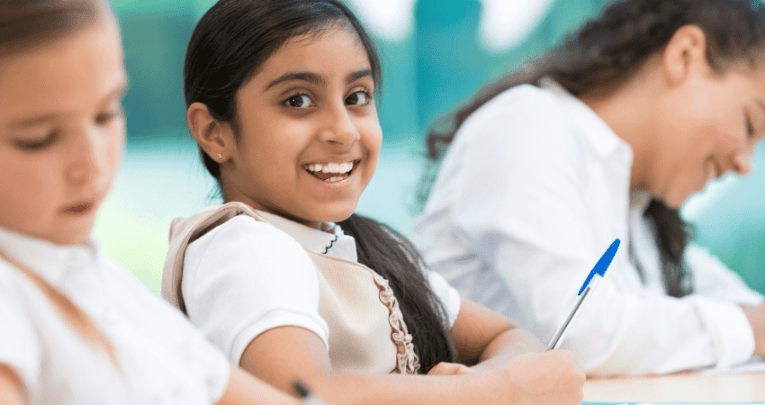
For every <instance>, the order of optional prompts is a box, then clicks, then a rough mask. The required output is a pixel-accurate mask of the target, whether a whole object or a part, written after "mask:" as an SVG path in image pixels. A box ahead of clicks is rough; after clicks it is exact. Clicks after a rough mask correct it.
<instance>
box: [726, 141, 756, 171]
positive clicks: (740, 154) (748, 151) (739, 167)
mask: <svg viewBox="0 0 765 405" xmlns="http://www.w3.org/2000/svg"><path fill="white" fill-rule="evenodd" d="M753 157H754V145H746V146H744V147H743V148H742V149H740V150H738V151H736V152H735V153H734V154H733V156H731V159H730V163H731V169H732V170H733V171H735V172H736V173H738V174H740V175H742V176H746V175H748V174H749V172H751V171H752V158H753Z"/></svg>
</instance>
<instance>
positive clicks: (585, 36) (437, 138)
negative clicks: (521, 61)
mask: <svg viewBox="0 0 765 405" xmlns="http://www.w3.org/2000/svg"><path fill="white" fill-rule="evenodd" d="M684 25H695V26H698V27H699V28H700V29H701V30H702V31H703V32H704V34H705V36H706V39H707V52H706V56H707V61H708V62H709V64H710V66H711V67H712V68H713V69H714V70H715V71H716V72H718V73H722V72H724V70H725V68H726V67H727V66H728V62H733V61H740V60H746V61H748V62H749V63H750V64H752V65H754V64H755V63H756V62H757V58H758V57H761V56H762V51H763V48H764V45H765V5H764V4H763V3H762V2H761V1H756V0H623V1H617V2H615V3H613V4H611V5H610V6H608V7H607V8H606V9H605V10H604V11H603V12H602V13H601V15H600V16H599V17H597V18H595V19H593V20H591V21H589V22H588V23H586V24H585V25H584V27H583V28H582V29H580V30H579V31H578V32H577V33H575V34H574V35H573V36H572V37H570V38H569V39H568V40H567V41H566V42H565V43H564V44H563V45H561V46H560V47H559V48H557V49H554V50H553V51H551V52H550V53H548V54H546V55H545V56H543V57H541V58H539V59H538V60H536V61H535V62H532V63H530V64H529V65H528V66H525V67H523V68H522V69H520V70H519V71H517V72H514V73H512V74H510V75H508V76H506V77H504V78H501V79H500V80H497V81H495V82H493V83H490V84H489V85H487V86H485V87H484V88H483V89H481V90H480V91H479V92H478V93H477V94H476V95H475V96H474V97H473V98H472V99H471V100H470V101H469V102H468V103H467V104H466V105H465V106H463V107H461V108H459V109H457V110H456V111H454V112H453V113H451V114H448V115H447V116H445V117H443V118H442V119H441V120H439V121H438V122H436V123H435V124H434V125H433V126H432V127H431V129H430V130H429V133H428V135H427V139H426V145H427V156H428V158H429V159H430V160H431V165H430V167H429V168H428V170H427V171H426V175H425V177H424V180H423V187H422V190H424V191H423V192H422V194H421V195H420V199H422V200H424V199H425V198H426V195H427V193H428V190H429V189H430V187H431V186H432V181H433V179H434V177H435V173H436V170H437V164H438V162H439V161H440V159H441V157H442V156H443V154H444V153H445V151H446V149H447V148H448V146H449V144H450V143H451V141H452V140H453V139H454V136H455V133H456V132H457V130H458V129H459V127H460V126H461V125H462V124H463V123H464V122H465V120H466V119H467V117H468V116H469V115H470V114H472V113H473V112H474V111H475V110H477V109H478V108H479V107H481V106H482V105H483V104H485V103H486V102H488V101H489V100H491V99H492V98H494V97H495V96H496V95H498V94H500V93H502V92H503V91H505V90H507V89H509V88H511V87H514V86H517V85H520V84H534V85H538V84H539V81H540V80H541V79H542V78H544V77H549V78H551V79H553V80H555V81H556V82H558V83H559V84H560V85H561V86H563V87H564V88H565V89H567V90H568V91H569V92H571V93H572V94H573V95H575V96H579V95H582V94H584V93H588V92H596V91H600V92H604V91H608V90H610V89H614V88H618V86H619V85H621V84H622V83H624V82H625V81H627V80H628V79H630V78H631V77H632V76H633V75H634V74H635V73H636V72H637V71H638V69H640V67H641V66H642V65H643V63H644V62H646V60H647V59H648V57H649V56H651V55H653V54H655V53H656V52H659V51H660V50H661V49H662V48H663V47H664V46H665V45H666V44H667V43H668V42H669V40H670V39H671V38H672V36H673V35H674V33H675V32H676V31H677V30H678V29H679V28H680V27H682V26H684ZM755 51H756V52H755ZM645 215H646V217H648V218H649V220H651V221H652V222H653V223H654V226H655V228H656V236H657V239H658V246H659V251H660V253H661V257H662V266H663V273H664V282H665V287H666V289H667V293H668V294H669V295H671V296H675V297H681V296H684V295H687V294H689V293H691V292H692V290H693V285H692V282H691V279H690V277H691V276H690V273H689V272H688V271H687V270H686V269H685V268H684V267H683V263H682V257H683V252H684V251H685V247H686V245H687V243H688V240H689V229H688V227H687V225H686V224H685V223H684V222H683V220H682V218H681V217H680V215H679V212H678V210H677V209H672V208H670V207H668V206H667V205H666V204H664V203H663V202H662V201H659V200H656V199H654V200H653V201H652V202H651V204H650V206H649V208H648V209H647V210H646V212H645Z"/></svg>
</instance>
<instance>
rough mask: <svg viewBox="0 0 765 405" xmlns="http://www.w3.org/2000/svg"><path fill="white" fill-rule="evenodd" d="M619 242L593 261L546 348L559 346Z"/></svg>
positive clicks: (610, 259) (603, 274) (609, 262)
mask: <svg viewBox="0 0 765 405" xmlns="http://www.w3.org/2000/svg"><path fill="white" fill-rule="evenodd" d="M619 242H620V241H619V239H616V240H615V241H614V242H613V243H611V246H609V247H608V249H606V252H605V253H603V256H601V257H600V260H598V262H597V263H595V267H593V268H592V270H591V271H590V274H588V275H587V278H586V279H585V280H584V284H582V288H580V289H579V294H578V296H579V298H578V299H577V300H576V303H575V304H574V307H573V308H572V309H571V312H570V313H569V314H568V316H567V317H566V320H565V321H564V322H563V325H561V326H560V328H558V331H557V332H555V335H554V336H553V338H552V340H551V341H550V345H549V346H547V350H552V349H557V348H558V346H560V344H561V342H562V341H563V337H564V335H565V334H566V331H567V330H568V326H569V324H571V321H572V320H573V319H574V316H576V314H577V313H578V312H579V308H581V307H582V304H584V300H585V299H587V297H588V296H589V295H590V292H591V291H592V290H593V289H594V288H595V286H596V285H597V284H598V281H600V279H601V278H603V276H605V275H606V270H607V269H608V266H609V265H611V261H612V260H613V259H614V255H615V254H616V251H617V250H618V249H619Z"/></svg>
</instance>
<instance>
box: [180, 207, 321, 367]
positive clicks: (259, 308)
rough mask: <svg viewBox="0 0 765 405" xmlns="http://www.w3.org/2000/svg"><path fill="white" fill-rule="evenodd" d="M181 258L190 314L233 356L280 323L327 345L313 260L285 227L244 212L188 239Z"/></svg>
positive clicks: (237, 358)
mask: <svg viewBox="0 0 765 405" xmlns="http://www.w3.org/2000/svg"><path fill="white" fill-rule="evenodd" d="M184 263H185V265H184V277H183V282H182V286H181V288H182V292H183V297H184V299H185V301H186V308H187V312H188V315H189V318H190V319H191V321H192V322H193V323H194V324H195V325H196V326H197V327H198V328H200V329H201V330H202V332H203V333H204V334H205V335H206V336H207V338H208V339H210V340H211V341H212V342H213V343H214V344H215V345H216V346H218V347H219V348H221V349H222V350H223V352H224V353H225V354H226V355H227V356H228V357H229V360H230V361H231V362H232V363H234V364H239V362H240V358H241V356H242V354H243V353H244V350H245V348H246V347H247V345H248V344H249V343H250V342H251V341H252V340H253V339H255V338H256V337H257V336H258V335H259V334H261V333H263V332H265V331H268V330H269V329H273V328H276V327H279V326H298V327H302V328H305V329H308V330H310V331H312V332H314V333H315V334H316V335H318V336H319V337H320V338H321V339H322V340H323V341H324V344H325V346H327V344H328V343H327V342H328V335H329V330H328V327H327V324H326V322H325V321H324V320H323V319H322V318H321V316H319V310H318V308H319V287H318V276H317V274H316V267H315V266H314V264H313V262H312V261H311V259H310V258H309V257H308V254H307V253H306V252H305V250H304V249H303V248H302V247H301V246H300V245H299V244H298V243H297V242H296V241H295V240H294V239H292V238H291V237H289V236H288V235H287V234H285V233H284V232H282V231H280V230H278V229H276V228H275V227H273V226H271V225H269V224H266V223H264V222H259V221H256V220H254V219H253V218H250V217H247V216H244V215H240V216H237V217H235V218H233V219H231V220H229V221H227V222H226V223H224V224H222V225H220V226H218V227H216V228H215V229H213V230H212V231H210V232H209V233H207V234H205V235H204V236H203V237H201V238H199V239H198V240H196V241H194V242H193V243H192V244H190V245H189V246H188V249H187V250H186V256H185V261H184Z"/></svg>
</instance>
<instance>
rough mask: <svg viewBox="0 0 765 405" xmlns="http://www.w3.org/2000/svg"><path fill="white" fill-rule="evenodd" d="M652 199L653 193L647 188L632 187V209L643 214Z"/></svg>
mask: <svg viewBox="0 0 765 405" xmlns="http://www.w3.org/2000/svg"><path fill="white" fill-rule="evenodd" d="M652 199H653V197H651V193H649V192H648V191H647V190H645V189H643V188H636V189H632V191H631V192H630V211H632V212H638V213H640V215H641V216H642V215H643V214H644V213H645V210H647V209H648V205H649V204H651V200H652Z"/></svg>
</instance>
